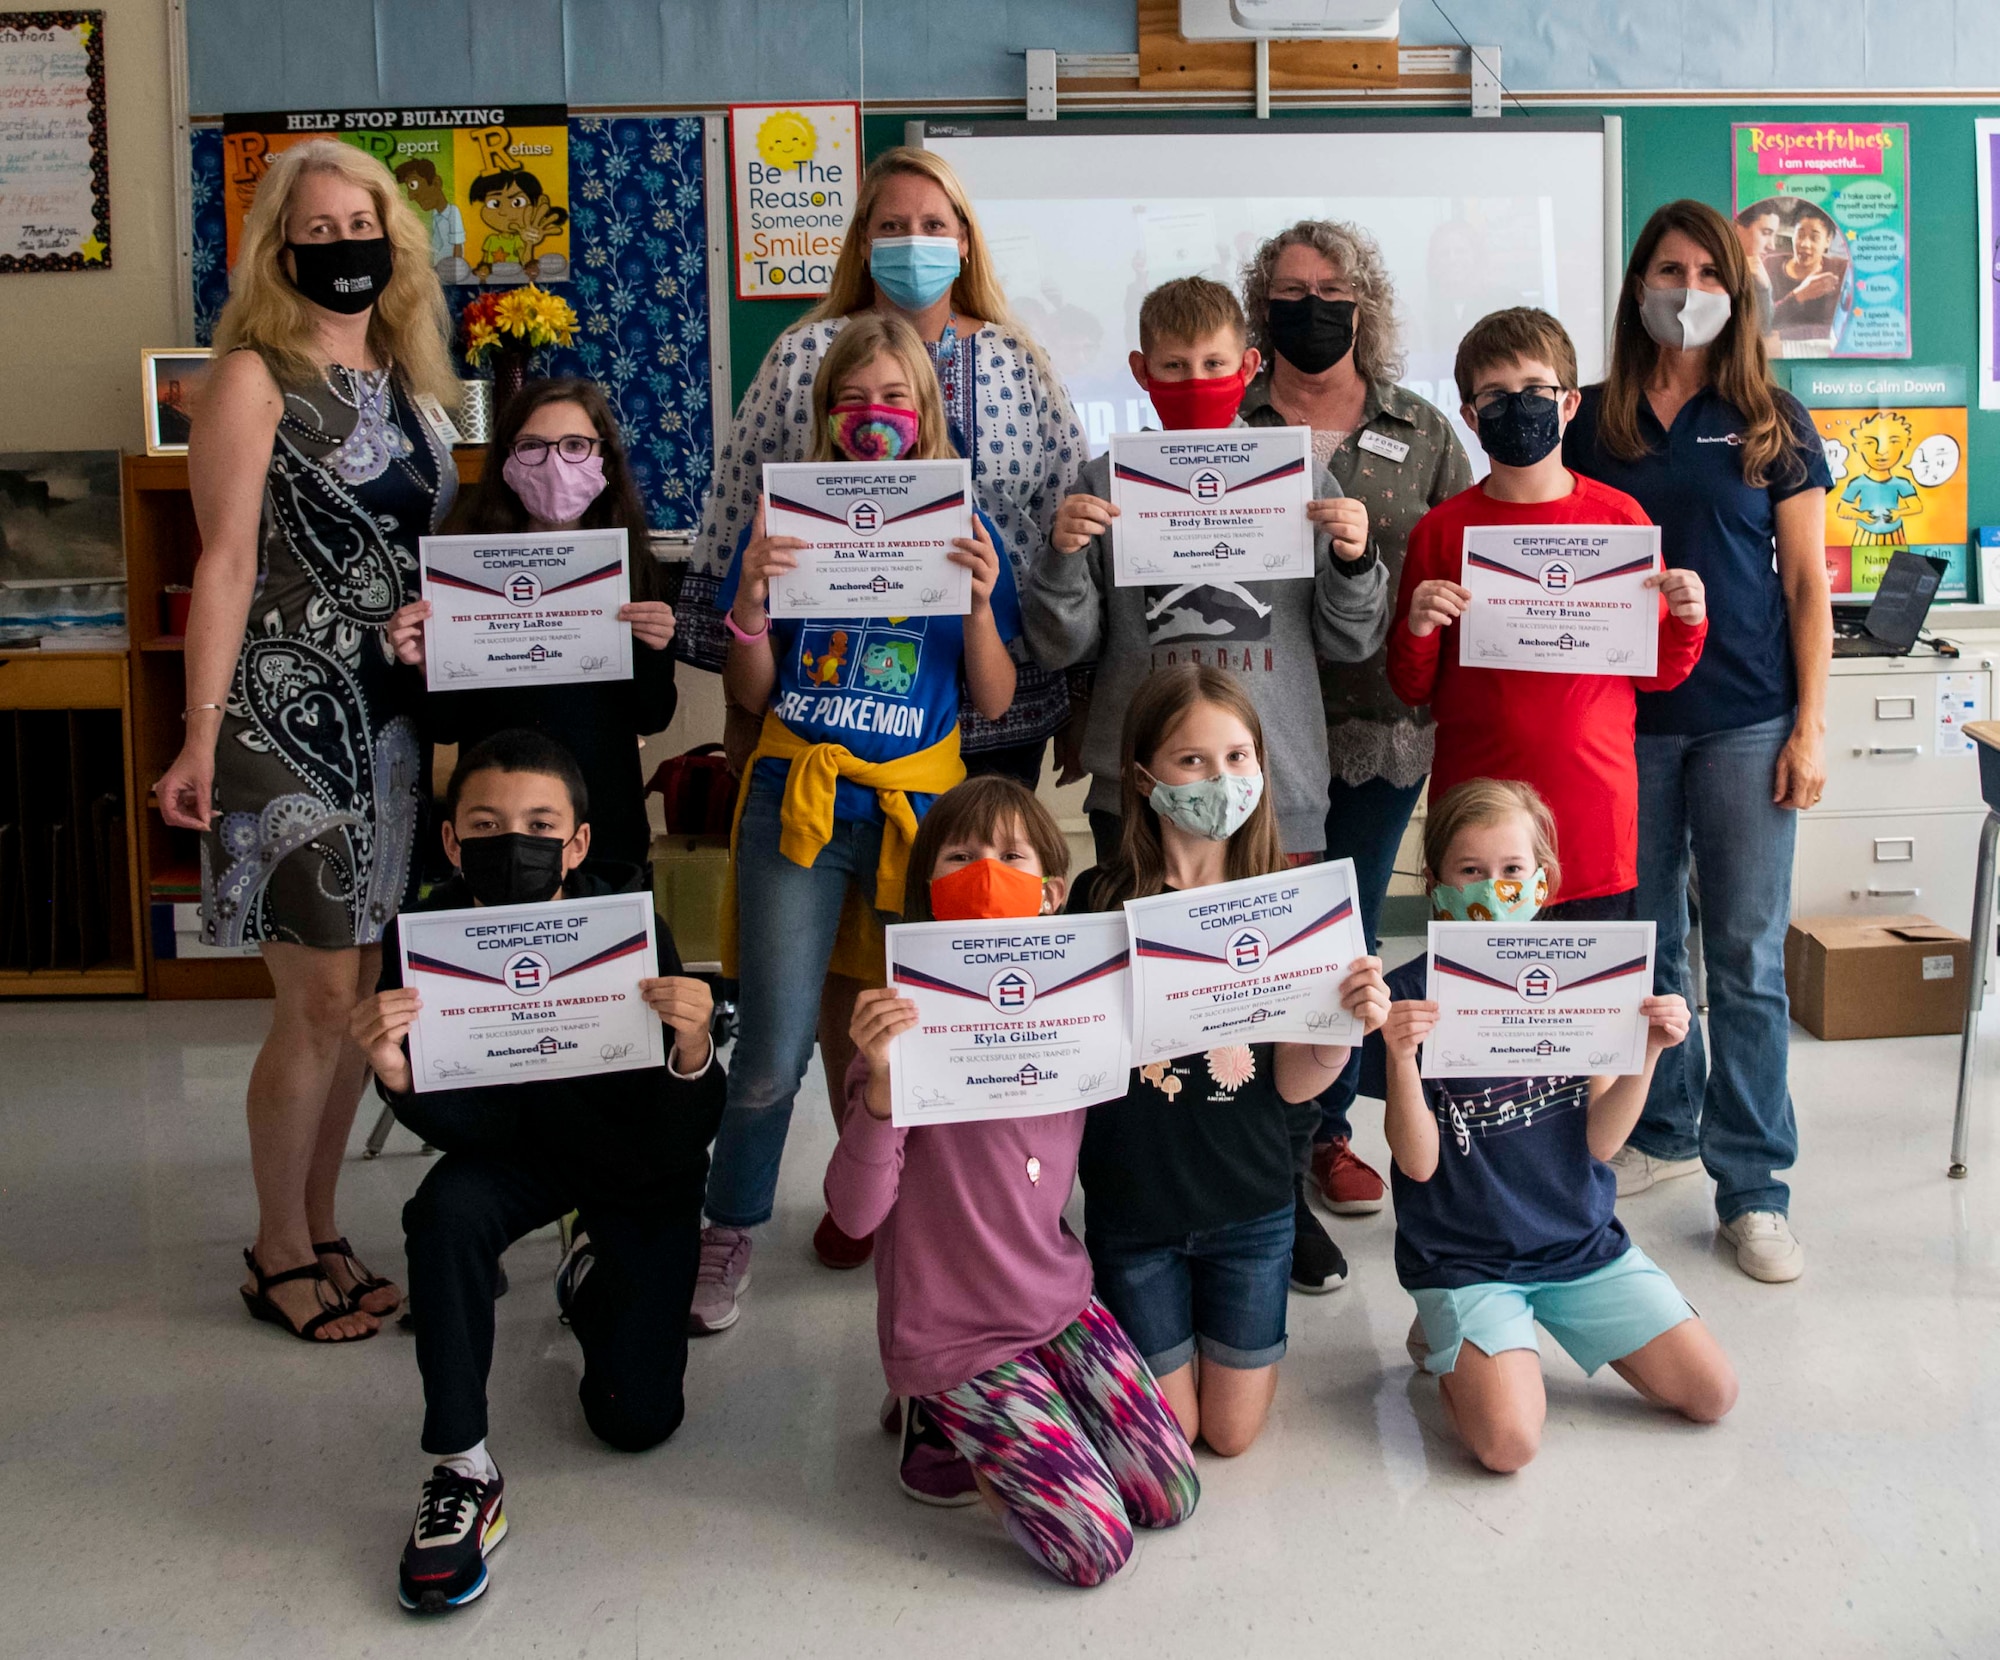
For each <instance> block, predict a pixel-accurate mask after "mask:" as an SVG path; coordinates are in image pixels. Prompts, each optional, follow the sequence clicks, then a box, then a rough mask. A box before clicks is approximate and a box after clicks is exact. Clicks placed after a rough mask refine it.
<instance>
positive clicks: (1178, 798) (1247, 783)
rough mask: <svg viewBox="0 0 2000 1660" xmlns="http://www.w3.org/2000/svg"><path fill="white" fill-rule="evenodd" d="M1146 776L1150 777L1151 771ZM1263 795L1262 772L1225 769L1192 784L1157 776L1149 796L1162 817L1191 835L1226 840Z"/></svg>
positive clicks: (1253, 809) (1149, 799) (1209, 839)
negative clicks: (1165, 779)
mask: <svg viewBox="0 0 2000 1660" xmlns="http://www.w3.org/2000/svg"><path fill="white" fill-rule="evenodd" d="M1146 776H1147V777H1148V778H1151V777H1152V774H1151V773H1147V774H1146ZM1263 795H1264V775H1263V774H1262V773H1261V772H1225V773H1222V774H1220V775H1219V776H1217V777H1214V778H1197V779H1195V780H1194V781H1193V782H1192V783H1189V784H1162V783H1161V782H1160V781H1159V780H1158V779H1156V778H1155V779H1153V793H1152V794H1151V795H1150V796H1148V797H1147V798H1146V799H1147V800H1148V801H1149V802H1151V803H1152V807H1153V811H1154V812H1156V813H1158V814H1159V815H1160V817H1161V818H1163V819H1165V820H1166V821H1167V822H1168V823H1169V824H1174V825H1178V826H1179V827H1180V828H1181V829H1183V830H1185V831H1186V832H1187V833H1188V834H1189V835H1190V836H1199V837H1201V839H1202V840H1203V841H1208V842H1224V841H1227V840H1229V838H1230V837H1231V836H1233V835H1235V834H1236V832H1237V831H1238V830H1240V829H1242V827H1243V824H1244V821H1245V820H1246V819H1248V818H1249V817H1250V815H1251V814H1252V813H1254V812H1255V811H1256V810H1257V803H1258V802H1259V801H1260V800H1262V799H1263Z"/></svg>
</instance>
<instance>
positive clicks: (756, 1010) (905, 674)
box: [693, 315, 1021, 1332]
mask: <svg viewBox="0 0 2000 1660" xmlns="http://www.w3.org/2000/svg"><path fill="white" fill-rule="evenodd" d="M812 410H813V431H814V434H815V440H814V453H813V457H812V458H813V459H814V460H816V461H841V460H852V461H873V462H881V461H895V460H899V459H908V460H912V461H933V460H944V459H949V458H950V457H951V456H952V454H953V451H952V446H951V439H950V436H949V434H948V431H947V428H946V424H945V417H944V407H943V404H942V403H941V402H940V400H939V397H938V389H937V376H936V375H935V374H933V373H932V372H931V367H930V360H929V358H928V357H927V356H926V355H925V353H924V345H923V341H922V340H921V339H920V338H919V337H918V335H917V333H916V331H915V330H914V329H912V328H911V327H910V325H909V324H908V323H905V322H903V321H902V320H901V319H900V318H895V317H884V316H877V315H869V316H864V317H857V318H855V319H854V320H853V321H851V322H850V323H848V324H847V326H846V327H845V328H843V329H842V330H841V331H840V334H839V335H838V336H837V337H836V338H835V340H834V342H833V345H832V347H831V348H830V349H829V350H828V352H827V354H826V360H825V362H824V363H822V364H821V366H820V373H819V377H818V379H817V380H815V381H814V382H813V402H812ZM801 545H802V544H801V543H799V542H798V541H797V540H796V539H794V538H791V537H785V536H767V535H765V534H764V513H763V508H762V505H761V503H760V505H759V508H758V512H757V516H756V519H755V521H754V522H753V524H752V525H751V526H750V527H749V528H748V529H747V530H746V531H745V533H744V536H743V539H742V542H741V544H740V545H739V546H738V548H737V552H736V558H735V559H734V560H733V561H732V562H731V564H730V567H729V575H728V578H727V580H726V581H725V582H724V583H723V587H722V594H721V598H720V602H719V603H720V604H721V605H722V606H724V607H725V608H726V609H727V611H728V615H727V617H726V618H725V619H724V620H725V623H726V625H727V627H728V631H729V635H730V646H729V661H728V666H727V667H726V669H725V670H724V672H723V685H724V688H725V690H726V691H727V692H728V694H729V697H730V699H731V700H732V701H733V702H735V703H737V704H739V705H741V706H742V707H743V708H745V709H759V710H763V711H764V726H763V730H762V732H761V733H760V734H759V736H758V740H757V748H756V750H755V751H754V752H753V754H752V755H751V757H750V761H749V764H748V766H747V767H746V768H745V770H744V779H743V789H742V793H741V794H740V795H739V796H738V797H737V803H736V832H735V837H734V846H733V849H732V858H731V861H730V870H731V881H732V884H733V887H734V893H733V894H732V895H729V896H726V897H725V899H724V901H723V931H724V937H723V963H724V968H725V971H726V972H728V973H731V974H736V975H738V976H739V979H740V982H741V993H740V996H739V999H738V1007H739V1009H740V1010H741V1013H742V1022H743V1023H742V1027H741V1030H740V1032H739V1034H738V1037H737V1045H736V1059H735V1064H734V1066H733V1068H732V1069H731V1072H730V1084H729V1106H728V1110H727V1111H726V1112H725V1113H724V1115H723V1120H722V1132H721V1134H720V1136H719V1137H718V1138H717V1140H716V1143H715V1163H714V1167H713V1169H712V1170H711V1172H710V1176H709V1183H708V1219H709V1222H710V1224H711V1226H710V1227H709V1229H708V1231H707V1233H706V1234H705V1235H704V1243H703V1246H702V1269H701V1275H702V1277H701V1284H700V1286H699V1287H698V1289H697V1291H696V1293H695V1304H694V1314H693V1320H694V1323H695V1327H696V1329H697V1330H700V1331H705V1332H713V1331H720V1330H722V1329H723V1328H724V1327H726V1326H729V1325H733V1324H734V1323H735V1321H736V1317H737V1312H738V1309H737V1298H738V1296H739V1295H740V1294H741V1292H742V1291H743V1288H744V1287H745V1285H747V1284H748V1282H749V1276H750V1245H751V1241H750V1232H749V1230H750V1229H751V1228H753V1227H756V1226H757V1225H758V1224H759V1223H762V1222H765V1221H768V1220H769V1219H770V1215H771V1208H772V1200H773V1196H774V1195H775V1194H776V1192H777V1186H778V1162H779V1160H780V1158H781V1157H782V1156H783V1154H784V1149H785V1134H786V1131H787V1130H788V1128H789V1127H790V1125H791V1118H792V1100H793V1097H795V1096H796V1095H797V1094H798V1088H799V1081H800V1079H801V1078H803V1077H804V1075H805V1069H806V1066H807V1063H808V1062H809V1061H810V1060H811V1059H812V1050H813V1038H814V1029H815V1026H816V1025H817V1022H818V1014H819V1003H820V988H821V985H822V983H823V982H824V981H825V979H826V974H827V965H828V963H829V961H830V960H831V959H832V956H833V950H834V940H835V936H836V934H837V933H838V932H839V930H840V927H841V921H842V916H841V913H842V907H843V905H844V903H845V901H846V898H847V894H848V889H849V887H850V886H852V887H853V888H854V889H855V890H856V891H857V892H858V893H860V894H861V895H863V896H864V897H865V898H866V899H868V900H870V901H872V909H866V910H864V911H863V912H862V915H863V918H864V920H865V921H866V922H867V925H868V927H869V929H870V930H871V934H872V958H873V973H874V977H875V978H876V979H877V980H878V981H879V979H880V976H881V972H882V960H883V959H882V941H881V932H880V926H879V923H878V922H876V920H875V918H876V916H877V914H878V913H887V914H889V915H891V916H894V915H896V914H898V913H900V912H901V911H902V909H903V883H904V871H905V867H906V865H907V864H908V861H909V853H910V844H911V842H912V840H913V839H914V838H915V836H916V833H917V821H918V819H920V818H921V817H922V816H923V815H924V813H925V811H926V810H927V809H928V808H929V806H930V804H931V802H932V800H933V799H934V798H936V797H937V796H939V795H942V794H943V793H944V792H945V791H946V790H948V789H950V788H951V787H952V786H953V785H954V784H956V783H958V782H959V781H960V780H961V779H963V778H964V777H965V763H964V761H963V760H961V759H960V757H959V720H958V716H959V703H960V696H961V690H962V691H963V693H964V695H965V696H967V697H969V698H970V699H971V701H972V703H973V704H974V705H975V706H976V707H977V708H978V709H979V710H980V712H981V713H982V714H983V715H985V716H986V717H987V718H988V719H989V720H997V719H999V717H1000V716H1001V715H1003V714H1005V713H1006V711H1007V706H1008V704H1009V702H1010V701H1011V700H1012V698H1013V696H1014V660H1013V658H1012V657H1010V656H1009V655H1008V653H1007V642H1008V641H1009V640H1011V639H1013V638H1014V637H1015V636H1016V635H1018V634H1019V633H1020V630H1021V621H1020V607H1019V604H1018V602H1017V601H1016V599H1015V594H1014V575H1013V570H1012V568H1011V566H1010V565H1009V564H1008V562H1007V558H1006V555H1005V552H1004V551H1003V550H1002V549H1001V547H1000V545H999V536H998V535H997V533H996V532H995V531H994V529H993V527H992V525H991V523H990V522H989V521H988V520H987V518H986V516H985V515H984V514H983V513H981V514H978V515H977V517H976V519H975V523H974V530H973V535H972V536H971V537H969V538H966V539H964V540H961V541H959V542H958V543H957V544H956V549H955V551H954V552H952V553H951V554H950V555H949V556H948V557H950V558H951V559H952V560H953V561H955V562H956V563H958V564H962V565H964V566H965V567H966V568H967V569H968V570H969V571H970V572H971V573H972V609H971V611H970V612H969V613H968V614H967V615H965V616H962V617H957V616H926V617H851V618H839V617H824V618H822V617H814V618H811V619H810V620H801V619H786V618H773V617H772V616H770V615H769V613H768V611H767V609H766V602H767V599H768V596H769V593H770V588H771V583H772V582H773V580H774V579H776V578H778V577H780V576H781V575H782V574H783V573H784V572H786V571H789V570H792V569H794V568H795V567H796V566H797V564H798V557H797V552H796V550H797V549H798V548H799V547H800V546H801ZM739 941H740V943H741V950H740V953H739V950H738V942H739ZM739 956H740V966H739V960H738V959H739ZM855 1260H856V1261H859V1260H860V1258H859V1257H857V1258H855Z"/></svg>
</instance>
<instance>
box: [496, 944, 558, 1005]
mask: <svg viewBox="0 0 2000 1660" xmlns="http://www.w3.org/2000/svg"><path fill="white" fill-rule="evenodd" d="M500 982H501V984H502V985H504V986H505V987H506V988H507V989H508V990H509V991H511V992H512V993H513V994H514V995H515V996H516V997H533V996H534V995H535V993H536V992H538V991H541V990H543V989H544V988H545V987H546V986H547V985H548V983H549V960H548V958H546V957H544V956H543V955H542V954H541V952H539V951H516V952H515V953H514V955H513V956H511V957H509V958H508V959H507V963H506V966H505V967H504V968H502V969H501V970H500Z"/></svg>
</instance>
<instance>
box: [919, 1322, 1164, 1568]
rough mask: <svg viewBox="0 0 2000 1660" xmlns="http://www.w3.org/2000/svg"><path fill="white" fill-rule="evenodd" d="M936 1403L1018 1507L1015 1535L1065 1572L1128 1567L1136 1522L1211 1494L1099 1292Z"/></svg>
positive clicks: (965, 1447) (1012, 1522)
mask: <svg viewBox="0 0 2000 1660" xmlns="http://www.w3.org/2000/svg"><path fill="white" fill-rule="evenodd" d="M923 1405H924V1410H925V1411H926V1412H928V1413H929V1414H930V1415H931V1417H932V1419H933V1420H934V1421H935V1422H936V1424H937V1426H938V1427H939V1428H940V1429H941V1430H943V1431H944V1433H945V1434H946V1435H947V1436H948V1437H949V1438H950V1440H951V1444H952V1445H953V1446H954V1447H956V1448H957V1449H958V1450H959V1451H960V1452H961V1453H963V1454H964V1455H965V1456H966V1458H967V1459H969V1460H970V1461H971V1463H972V1467H973V1468H974V1469H975V1470H977V1471H978V1472H979V1474H980V1475H982V1476H984V1477H985V1478H986V1480H987V1481H988V1482H990V1483H991V1484H992V1485H993V1487H994V1488H995V1490H997V1491H998V1493H999V1494H1000V1497H1001V1498H1002V1499H1003V1500H1005V1501H1006V1505H1007V1531H1008V1532H1009V1533H1010V1534H1012V1535H1013V1537H1014V1540H1015V1542H1016V1543H1017V1544H1019V1545H1020V1546H1021V1548H1022V1549H1023V1550H1025V1551H1027V1553H1028V1554H1029V1555H1030V1556H1032V1557H1034V1558H1035V1560H1036V1561H1038V1562H1040V1563H1041V1564H1042V1565H1043V1566H1044V1567H1046V1568H1047V1569H1048V1570H1049V1572H1051V1573H1052V1574H1054V1575H1055V1576H1056V1577H1057V1578H1058V1579H1061V1580H1066V1581H1067V1582H1068V1583H1070V1584H1071V1585H1097V1584H1101V1583H1102V1582H1103V1581H1105V1580H1107V1579H1109V1578H1110V1577H1111V1576H1112V1575H1113V1574H1115V1573H1116V1572H1117V1571H1118V1570H1119V1569H1120V1568H1122V1567H1124V1566H1125V1562H1126V1559H1127V1558H1128V1557H1129V1556H1131V1554H1132V1526H1133V1524H1134V1523H1135V1522H1136V1523H1137V1524H1138V1525H1139V1526H1140V1527H1172V1526H1174V1525H1175V1524H1176V1523H1178V1522H1183V1521H1186V1520H1187V1518H1188V1517H1189V1516H1191V1515H1193V1514H1194V1507H1195V1501H1196V1500H1197V1499H1198V1498H1200V1497H1201V1482H1200V1480H1199V1479H1198V1478H1197V1477H1196V1475H1195V1470H1194V1455H1193V1453H1191V1452H1190V1451H1189V1450H1188V1444H1187V1438H1186V1437H1185V1436H1183V1435H1182V1434H1181V1428H1180V1424H1179V1422H1178V1421H1177V1420H1176V1419H1175V1417H1174V1414H1173V1408H1171V1407H1170V1406H1168V1405H1167V1403H1166V1401H1165V1400H1164V1399H1163V1398H1162V1397H1161V1395H1160V1388H1159V1385H1158V1384H1157V1383H1155V1382H1154V1381H1153V1374H1152V1373H1151V1372H1149V1371H1147V1369H1146V1363H1145V1361H1143V1360H1142V1359H1140V1358H1139V1352H1138V1350H1136V1349H1134V1348H1133V1347H1132V1343H1131V1339H1129V1338H1128V1337H1126V1335H1125V1333H1124V1332H1123V1331H1122V1330H1121V1329H1120V1328H1119V1325H1118V1322H1117V1321H1116V1320H1115V1319H1114V1318H1112V1315H1111V1311H1110V1310H1109V1309H1107V1308H1106V1307H1105V1306H1104V1305H1103V1304H1102V1303H1100V1302H1098V1301H1097V1299H1096V1298H1094V1297H1093V1298H1092V1299H1091V1300H1090V1304H1089V1306H1088V1307H1086V1308H1085V1309H1084V1311H1083V1312H1082V1313H1081V1314H1080V1315H1078V1316H1077V1317H1076V1319H1075V1320H1074V1321H1073V1322H1071V1324H1070V1325H1069V1326H1068V1327H1067V1328H1065V1329H1064V1330H1063V1331H1062V1332H1060V1333H1058V1334H1057V1335H1056V1336H1055V1337H1054V1338H1053V1339H1051V1340H1050V1341H1049V1342H1047V1343H1044V1344H1042V1345H1041V1346H1040V1347H1039V1348H1034V1349H1030V1350H1028V1351H1027V1352H1026V1353H1025V1354H1023V1355H1021V1356H1020V1357H1019V1358H1018V1359H1015V1360H1010V1361H1007V1362H1005V1363H1004V1364H1003V1365H999V1366H995V1367H994V1368H993V1369H992V1370H991V1371H987V1372H982V1373H980V1374H979V1376H978V1377H976V1378H973V1379H972V1380H971V1381H970V1382H968V1383H962V1384H960V1385H959V1386H958V1387H957V1388H956V1389H953V1390H949V1391H947V1392H946V1393H945V1394H942V1395H927V1396H925V1397H923Z"/></svg>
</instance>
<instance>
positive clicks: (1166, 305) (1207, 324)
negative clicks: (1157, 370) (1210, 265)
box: [1139, 277, 1248, 352]
mask: <svg viewBox="0 0 2000 1660" xmlns="http://www.w3.org/2000/svg"><path fill="white" fill-rule="evenodd" d="M1224 329H1227V330H1228V331H1229V332H1230V333H1231V334H1233V335H1234V336H1235V337H1236V339H1237V342H1238V343H1239V344H1240V343H1241V342H1242V340H1243V338H1244V336H1245V334H1246V333H1247V332H1248V325H1247V324H1246V323H1245V322H1244V321H1243V308H1242V307H1241V306H1240V305H1238V304H1237V303H1236V296H1235V295H1234V294H1232V293H1230V292H1229V290H1228V289H1226V288H1224V287H1223V286H1222V284H1221V283H1219V282H1211V281H1210V280H1209V279H1208V278H1207V277H1175V278H1174V279H1173V281H1171V282H1163V283H1161V284H1160V286H1159V287H1158V288H1156V289H1154V290H1153V291H1152V293H1150V294H1148V295H1147V296H1146V297H1145V299H1143V300H1142V301H1140V302H1139V350H1140V351H1142V352H1150V351H1151V350H1152V349H1153V342H1154V341H1156V340H1163V339H1164V340H1172V341H1174V342H1176V343H1177V344H1179V345H1183V346H1192V345H1194V344H1195V343H1196V342H1197V341H1201V340H1206V339H1207V338H1208V337H1209V336H1210V335H1212V334H1220V333H1221V332H1222V331H1223V330H1224Z"/></svg>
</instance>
